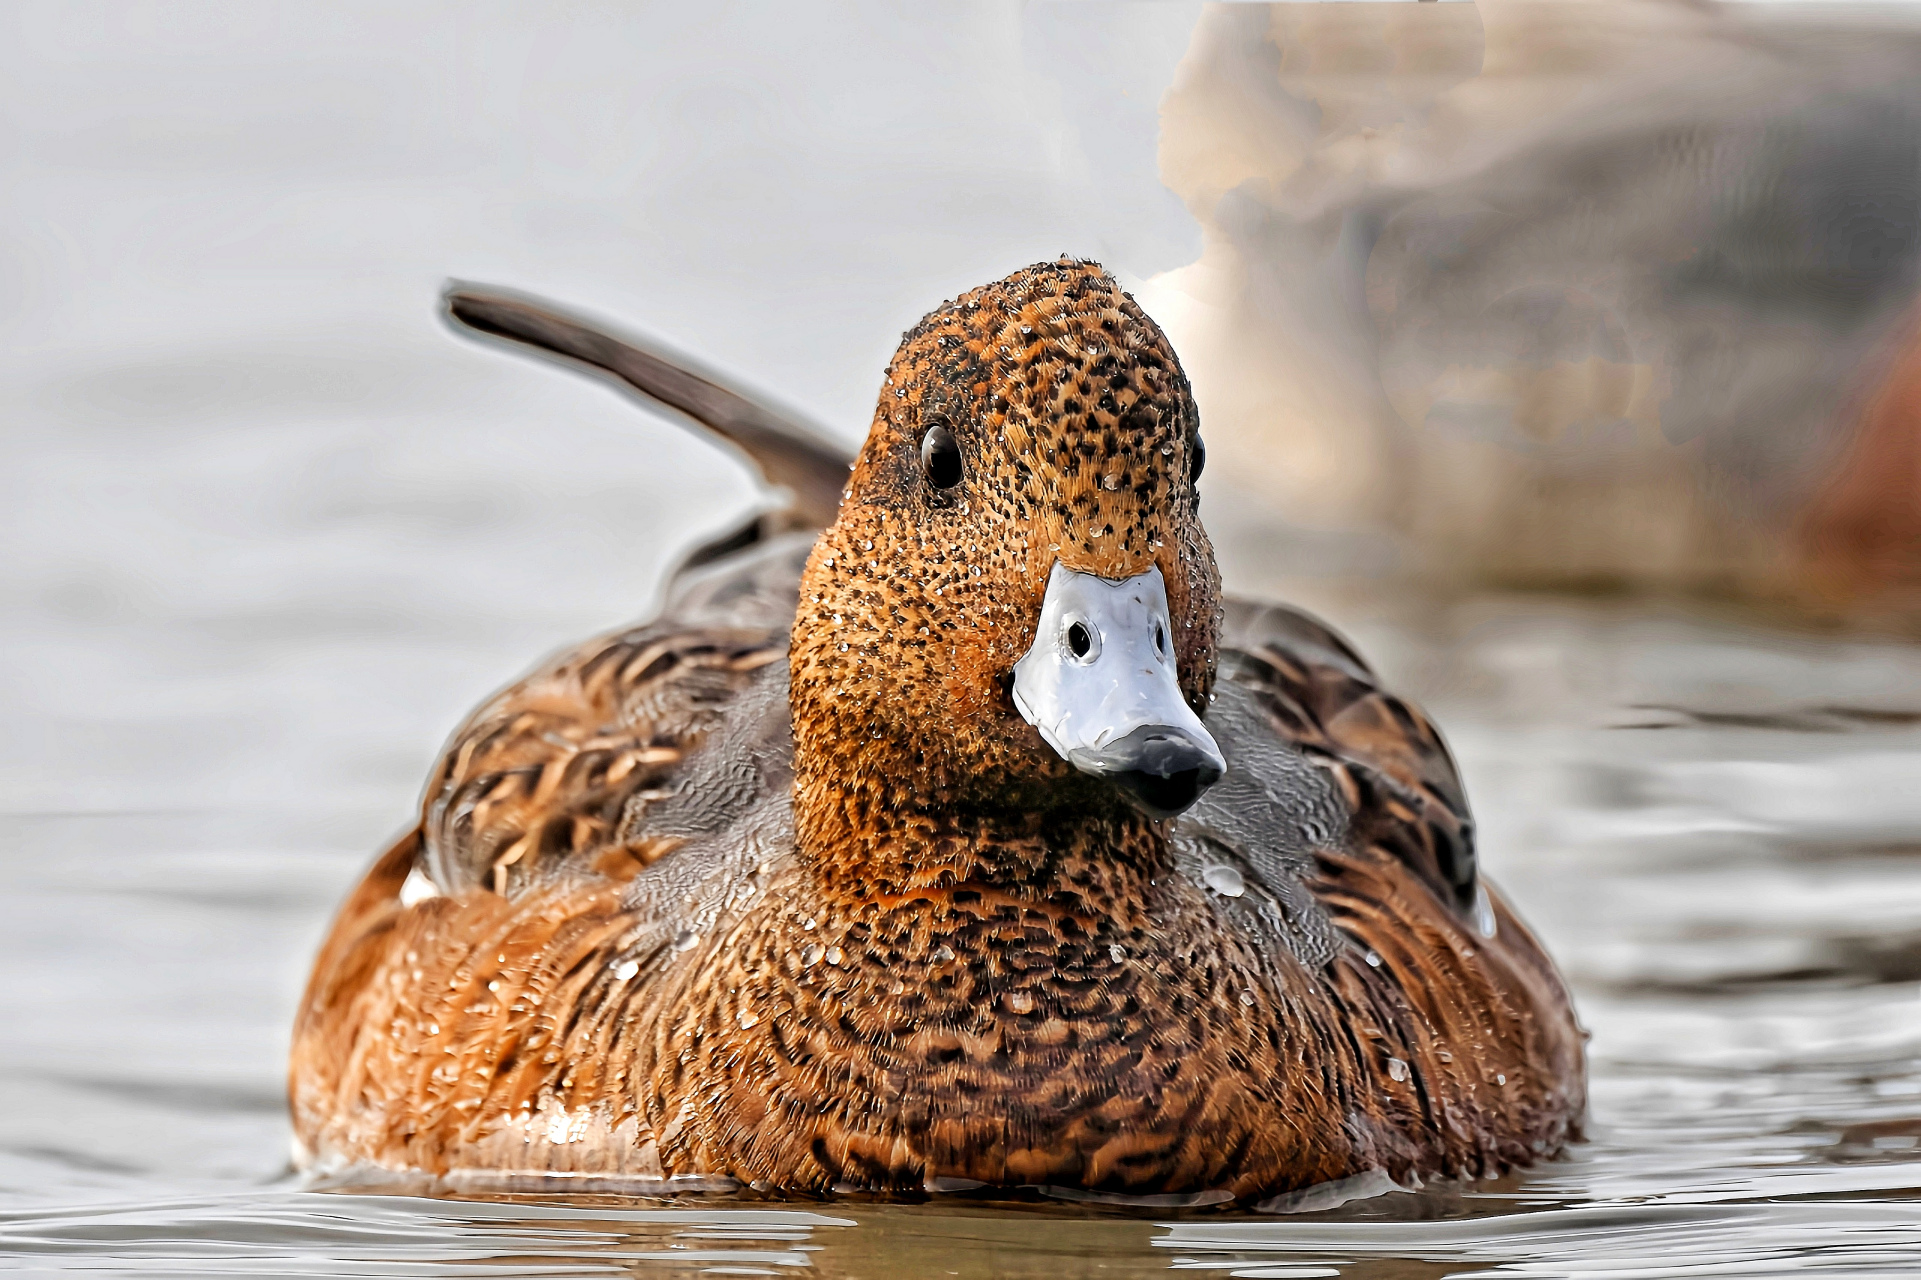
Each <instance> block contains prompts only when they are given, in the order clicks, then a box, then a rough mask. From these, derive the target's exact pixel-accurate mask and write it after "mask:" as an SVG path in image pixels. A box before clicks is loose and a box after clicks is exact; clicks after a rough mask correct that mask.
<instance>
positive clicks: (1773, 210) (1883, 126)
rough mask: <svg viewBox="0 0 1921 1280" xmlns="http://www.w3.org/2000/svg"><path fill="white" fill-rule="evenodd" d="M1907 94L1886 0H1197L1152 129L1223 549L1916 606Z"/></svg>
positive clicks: (1164, 293)
mask: <svg viewBox="0 0 1921 1280" xmlns="http://www.w3.org/2000/svg"><path fill="white" fill-rule="evenodd" d="M1918 126H1921V31H1917V29H1916V25H1915V23H1914V22H1913V21H1912V19H1911V17H1909V16H1908V15H1907V14H1905V13H1901V14H1897V13H1895V12H1894V11H1891V10H1882V11H1879V12H1878V13H1877V12H1875V11H1843V12H1839V13H1837V12H1836V11H1834V10H1829V9H1825V8H1823V9H1801V8H1798V7H1797V8H1788V7H1780V8H1777V7H1774V6H1765V7H1763V6H1752V7H1749V6H1736V7H1731V8H1724V7H1718V6H1705V5H1694V4H1680V3H1673V4H1670V3H1635V2H1630V3H1616V2H1612V0H1611V2H1610V3H1607V4H1594V3H1584V2H1575V3H1541V2H1539V0H1535V2H1531V3H1511V2H1509V0H1484V2H1483V3H1481V4H1478V5H1466V4H1459V5H1456V4H1436V5H1315V4H1299V5H1279V6H1271V7H1262V6H1245V7H1244V6H1217V7H1215V8H1212V9H1210V10H1208V11H1207V13H1206V14H1205V15H1204V16H1203V18H1202V20H1201V23H1200V25H1199V27H1198V29H1197V31H1196V33H1195V36H1194V39H1193V42H1192V44H1191V46H1190V48H1189V51H1188V54H1187V57H1186V60H1185V62H1184V63H1183V64H1182V66H1181V68H1180V71H1179V74H1178V76H1177V79H1176V81H1175V84H1174V86H1173V88H1172V89H1171V90H1170V92H1169V94H1168V95H1167V97H1166V99H1165V100H1164V102H1163V107H1162V138H1161V169H1162V176H1163V178H1164V179H1165V180H1166V181H1167V182H1168V184H1169V185H1170V186H1171V187H1173V188H1174V189H1175V190H1176V191H1177V192H1178V193H1180V195H1181V196H1182V197H1183V199H1184V200H1185V201H1186V202H1187V204H1188V206H1189V208H1190V209H1191V210H1192V211H1193V213H1194V215H1195V216H1196V217H1197V218H1198V219H1199V220H1200V221H1201V222H1202V224H1203V227H1204V228H1205V241H1204V250H1203V253H1202V255H1201V257H1200V259H1199V261H1197V262H1195V263H1194V264H1192V265H1191V266H1188V267H1185V268H1182V269H1180V270H1176V271H1173V272H1169V273H1167V274H1164V275H1162V276H1159V277H1157V278H1155V279H1154V280H1152V281H1151V282H1149V284H1148V286H1147V287H1146V288H1145V289H1144V290H1143V291H1142V298H1143V302H1144V303H1145V304H1146V305H1147V306H1148V308H1149V309H1150V310H1151V311H1152V312H1153V313H1154V314H1155V315H1156V316H1157V317H1158V318H1159V319H1160V320H1161V321H1162V322H1163V323H1164V324H1165V325H1166V326H1167V329H1168V331H1169V333H1170V334H1171V335H1172V337H1173V338H1174V340H1175V342H1176V343H1177V344H1178V346H1179V347H1180V349H1181V351H1182V352H1183V354H1184V355H1185V356H1186V358H1187V360H1188V363H1189V367H1190V370H1191V371H1192V374H1193V377H1194V381H1195V387H1196V393H1197V396H1198V397H1199V400H1200V403H1201V407H1202V411H1203V413H1204V414H1205V415H1206V417H1207V420H1208V422H1209V424H1210V427H1211V430H1212V438H1213V439H1214V440H1215V441H1216V445H1215V447H1216V453H1217V457H1218V458H1219V459H1220V461H1221V464H1222V465H1220V467H1219V471H1218V475H1219V476H1220V479H1219V480H1218V481H1217V484H1216V486H1215V488H1214V489H1213V490H1211V491H1210V492H1211V494H1213V495H1214V496H1215V499H1216V501H1215V505H1214V506H1213V508H1212V510H1211V518H1212V520H1213V521H1214V523H1215V524H1217V525H1218V526H1221V527H1223V528H1229V529H1233V530H1236V531H1238V532H1240V533H1242V534H1243V535H1246V536H1243V537H1240V538H1225V539H1223V544H1224V547H1225V548H1226V549H1227V552H1228V556H1229V559H1228V570H1229V574H1230V577H1235V578H1236V579H1237V580H1239V581H1243V582H1247V583H1250V584H1255V583H1260V582H1262V581H1270V582H1271V581H1274V580H1276V578H1277V577H1279V578H1286V577H1289V576H1296V575H1302V574H1306V575H1327V576H1340V575H1345V574H1352V573H1360V574H1363V575H1367V576H1379V575H1387V576H1395V575H1402V576H1407V577H1411V578H1419V579H1421V580H1423V581H1424V582H1426V583H1429V584H1433V585H1441V586H1445V585H1448V584H1454V585H1461V586H1473V585H1490V584H1491V585H1499V586H1522V587H1542V588H1575V589H1606V590H1612V589H1637V590H1655V591H1681V592H1689V593H1702V594H1712V595H1729V594H1732V595H1739V596H1745V597H1750V598H1757V597H1758V598H1761V599H1765V600H1773V601H1779V602H1790V603H1792V604H1794V605H1796V606H1798V607H1800V608H1803V609H1811V610H1814V611H1816V612H1819V613H1830V614H1840V613H1846V614H1851V615H1854V616H1857V617H1859V616H1864V615H1865V616H1869V617H1880V618H1882V619H1884V620H1895V621H1900V622H1903V623H1905V624H1908V625H1912V624H1913V623H1915V622H1917V621H1921V435H1918V434H1917V433H1918V432H1921V332H1918V329H1917V324H1918V321H1921V308H1917V302H1916V296H1917V274H1916V267H1917V260H1918V259H1921V127H1918ZM1276 546H1279V547H1280V548H1282V551H1281V552H1280V553H1279V554H1274V553H1273V550H1272V549H1273V548H1274V547H1276ZM1236 547H1262V548H1265V549H1266V550H1265V551H1263V553H1262V554H1261V556H1260V558H1259V559H1250V558H1248V557H1247V556H1245V555H1243V556H1241V557H1239V558H1236V557H1235V556H1234V554H1233V553H1234V549H1235V548H1236Z"/></svg>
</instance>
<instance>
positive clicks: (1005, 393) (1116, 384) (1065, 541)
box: [791, 258, 1224, 841]
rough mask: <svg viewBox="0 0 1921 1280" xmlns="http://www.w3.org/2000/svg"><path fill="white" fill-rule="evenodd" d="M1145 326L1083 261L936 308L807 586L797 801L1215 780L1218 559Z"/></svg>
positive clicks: (1184, 800) (1158, 351) (1171, 382)
mask: <svg viewBox="0 0 1921 1280" xmlns="http://www.w3.org/2000/svg"><path fill="white" fill-rule="evenodd" d="M1202 460H1203V452H1202V445H1201V440H1200V436H1199V433H1198V415H1197V414H1196V412H1195V407H1194V400H1193V396H1192V394H1191V392H1190V390H1189V388H1188V383H1187V378H1186V376H1185V375H1184V374H1183V373H1182V371H1181V367H1180V363H1179V361H1178V360H1176V358H1175V356H1174V352H1173V350H1172V349H1171V348H1170V346H1169V345H1168V342H1167V339H1166V336H1165V335H1164V334H1162V332H1161V331H1160V329H1159V327H1158V326H1156V325H1155V324H1154V322H1153V321H1152V320H1150V319H1148V317H1147V316H1146V315H1145V314H1144V313H1143V312H1142V311H1141V309H1140V308H1139V307H1138V306H1137V305H1136V304H1135V302H1134V300H1133V299H1132V298H1131V297H1129V296H1128V295H1127V294H1126V293H1124V292H1122V290H1121V288H1120V286H1119V285H1117V284H1116V283H1115V282H1114V280H1113V279H1112V278H1111V277H1109V276H1108V275H1107V273H1106V272H1104V271H1103V270H1101V269H1100V267H1099V266H1097V265H1096V264H1093V263H1087V262H1080V261H1075V260H1072V259H1065V258H1064V259H1062V260H1061V261H1059V262H1057V263H1049V264H1043V265H1039V266H1035V267H1030V268H1028V269H1027V270H1025V271H1021V272H1019V273H1017V274H1015V275H1013V276H1010V277H1009V278H1007V279H1005V280H1002V281H1000V282H998V283H995V284H991V285H987V286H985V287H984V288H980V289H976V290H975V291H973V292H972V293H969V294H966V295H964V296H963V297H961V298H959V299H956V300H955V301H953V302H950V303H948V304H946V305H945V306H943V307H941V308H939V309H938V310H936V311H934V312H933V313H931V314H930V315H928V316H927V317H926V318H925V319H924V320H922V321H921V322H920V324H918V325H917V326H915V327H914V328H913V329H912V330H911V331H909V332H908V333H907V335H906V336H905V337H904V339H903V340H902V342H901V345H900V348H899V350H898V351H897V352H896V354H895V356H894V358H893V360H892V362H891V363H890V364H889V366H888V370H887V380H886V382H885V384H884V385H883V386H882V388H881V394H880V403H879V405H878V406H877V408H876V410H875V413H874V421H873V426H872V428H871V430H870V431H869V433H868V437H867V441H866V444H865V446H864V447H863V448H862V450H861V452H860V455H859V458H858V459H857V460H856V462H855V463H854V467H853V472H852V475H851V477H850V480H849V483H848V488H847V493H846V497H845V499H844V500H843V502H842V504H841V507H840V511H839V515H838V518H837V519H836V520H835V522H834V524H833V525H832V527H830V528H829V529H828V530H827V531H826V532H825V533H824V534H823V535H822V536H821V538H820V540H819V542H818V544H817V545H816V546H815V548H814V551H813V554H812V557H811V558H810V559H809V561H808V565H807V569H806V572H805V574H804V576H803V579H802V583H801V595H800V607H799V611H798V613H797V615H796V618H795V623H794V632H793V649H792V662H791V672H792V694H791V697H792V703H793V711H794V731H795V748H796V754H795V765H796V783H797V793H796V795H797V804H798V807H799V811H800V817H801V823H802V835H803V840H804V841H805V838H806V836H807V834H808V829H809V826H810V814H811V815H812V817H813V818H814V819H815V820H816V821H818V820H819V819H820V818H821V817H822V815H823V813H824V811H826V810H837V811H838V812H839V813H840V814H841V816H842V820H843V822H844V823H850V822H855V821H859V820H863V819H859V818H856V814H861V815H863V818H864V819H871V818H872V816H873V812H874V811H875V810H877V809H883V808H884V809H888V810H890V811H895V810H900V809H903V808H905V809H912V810H915V811H918V812H930V813H931V812H935V811H945V812H963V813H991V812H995V811H1001V812H1006V811H1018V812H1023V813H1047V812H1055V811H1059V810H1063V809H1070V810H1079V811H1084V812H1088V813H1092V814H1100V813H1111V812H1112V811H1114V810H1117V809H1125V810H1127V811H1129V812H1131V813H1134V814H1137V815H1144V816H1145V817H1146V818H1148V819H1150V820H1152V819H1161V818H1166V817H1169V816H1171V815H1173V814H1175V813H1178V812H1180V811H1181V810H1183V809H1185V808H1186V807H1187V806H1188V805H1189V804H1191V803H1192V802H1193V801H1194V799H1195V798H1196V797H1197V796H1198V795H1199V794H1200V793H1201V791H1202V790H1203V789H1205V788H1206V787H1207V786H1208V785H1210V784H1211V783H1212V782H1213V781H1214V780H1216V779H1217V778H1219V777H1220V776H1221V773H1222V770H1223V767H1224V766H1223V762H1222V759H1221V754H1220V750H1219V748H1218V746H1217V745H1216V744H1215V742H1214V739H1213V737H1212V736H1211V735H1210V734H1209V733H1208V731H1207V728H1206V726H1205V724H1204V723H1203V721H1202V714H1201V713H1202V712H1203V711H1204V709H1205V708H1206V705H1207V702H1208V696H1209V692H1210V690H1211V688H1212V685H1213V680H1214V667H1215V646H1216V636H1217V630H1218V625H1219V611H1218V598H1219V582H1220V580H1219V574H1218V572H1217V570H1216V568H1215V563H1214V554H1213V548H1212V547H1211V546H1210V545H1209V543H1208V540H1207V535H1206V533H1205V532H1204V531H1203V530H1202V528H1201V523H1200V519H1199V517H1198V515H1197V501H1198V500H1197V496H1196V491H1195V480H1196V479H1197V478H1198V476H1199V473H1200V469H1201V464H1202Z"/></svg>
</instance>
